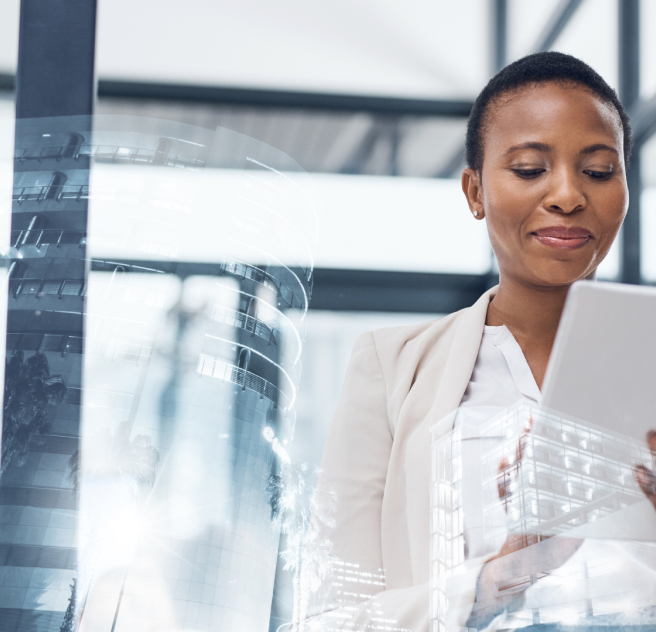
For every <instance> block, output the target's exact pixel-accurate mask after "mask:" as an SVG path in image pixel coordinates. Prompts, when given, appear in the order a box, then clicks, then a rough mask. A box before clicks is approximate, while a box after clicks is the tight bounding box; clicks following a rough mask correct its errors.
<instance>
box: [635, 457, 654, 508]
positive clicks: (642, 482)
mask: <svg viewBox="0 0 656 632" xmlns="http://www.w3.org/2000/svg"><path fill="white" fill-rule="evenodd" d="M633 476H634V478H635V480H636V483H638V486H639V487H640V489H641V490H642V493H643V494H644V495H645V496H647V498H649V500H650V501H651V502H652V504H655V505H656V476H654V475H653V474H652V472H651V471H650V470H648V469H647V468H646V467H645V466H644V465H636V466H635V468H634V469H633Z"/></svg>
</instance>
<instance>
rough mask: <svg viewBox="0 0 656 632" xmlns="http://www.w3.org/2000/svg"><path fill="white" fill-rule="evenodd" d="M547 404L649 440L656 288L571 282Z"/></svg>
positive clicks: (655, 377)
mask: <svg viewBox="0 0 656 632" xmlns="http://www.w3.org/2000/svg"><path fill="white" fill-rule="evenodd" d="M542 404H543V405H544V406H545V407H546V408H548V409H552V410H557V411H559V412H560V413H563V414H564V415H566V416H571V417H574V418H577V419H581V420H584V421H587V422H590V423H592V424H594V425H595V426H599V427H602V428H607V429H609V430H612V431H613V432H618V433H622V434H623V435H626V436H628V437H631V438H633V439H635V440H636V441H640V442H641V444H642V445H644V443H645V441H646V435H647V432H648V431H649V430H651V429H653V430H656V288H651V287H644V286H636V285H622V284H619V283H600V282H594V281H580V282H578V283H575V284H574V285H573V286H572V288H571V289H570V291H569V295H568V297H567V302H566V304H565V309H564V311H563V315H562V318H561V322H560V326H559V328H558V333H557V335H556V341H555V343H554V347H553V351H552V352H551V358H550V360H549V366H548V367H547V372H546V375H545V379H544V384H543V388H542Z"/></svg>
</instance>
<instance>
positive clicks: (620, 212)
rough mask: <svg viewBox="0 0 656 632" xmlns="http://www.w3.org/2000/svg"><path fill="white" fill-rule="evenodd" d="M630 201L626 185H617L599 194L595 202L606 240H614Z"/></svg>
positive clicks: (600, 225) (598, 219)
mask: <svg viewBox="0 0 656 632" xmlns="http://www.w3.org/2000/svg"><path fill="white" fill-rule="evenodd" d="M628 202H629V196H628V193H627V191H626V189H625V188H624V187H617V188H616V189H614V190H609V191H606V192H605V194H601V195H599V196H598V199H597V200H596V204H595V207H596V208H597V213H596V215H597V221H598V222H599V229H600V231H601V234H602V235H603V238H604V240H605V241H612V240H613V239H614V238H615V236H616V235H617V231H618V230H619V229H620V226H621V225H622V222H623V221H624V217H625V216H626V209H627V207H628Z"/></svg>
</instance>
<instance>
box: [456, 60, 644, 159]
mask: <svg viewBox="0 0 656 632" xmlns="http://www.w3.org/2000/svg"><path fill="white" fill-rule="evenodd" d="M550 82H554V83H562V84H569V83H572V84H579V85H580V86H582V87H584V88H587V89H588V90H590V91H591V92H592V93H594V94H595V95H596V96H597V97H598V98H599V99H600V100H601V101H603V102H604V103H607V104H608V105H610V106H612V107H613V108H615V110H616V111H617V114H618V115H619V117H620V121H621V122H622V129H623V130H624V161H625V163H626V164H627V165H628V164H629V159H630V157H631V124H630V123H629V117H628V115H627V113H626V110H625V109H624V106H623V105H622V103H621V101H620V100H619V97H618V96H617V93H616V92H615V90H613V89H612V88H611V87H610V86H609V85H608V84H607V83H606V81H604V79H603V78H602V77H601V75H599V73H597V72H596V71H594V70H593V69H592V68H590V66H588V64H586V63H585V62H582V61H581V60H580V59H577V58H576V57H573V56H572V55H566V54H564V53H558V52H553V51H549V52H544V53H534V54H533V55H527V56H526V57H522V58H521V59H518V60H517V61H515V62H513V63H512V64H510V65H508V66H506V67H505V68H504V69H503V70H501V71H500V72H498V73H497V74H496V75H495V76H494V77H492V79H490V81H489V83H488V84H487V85H486V86H485V88H483V90H482V92H481V93H480V94H479V95H478V97H477V98H476V101H474V106H473V107H472V111H471V113H470V114H469V120H468V122H467V138H466V140H465V157H466V160H467V166H468V167H470V168H471V169H474V170H476V171H479V170H480V169H481V167H482V166H483V151H484V147H485V143H484V136H485V125H486V118H487V114H488V111H489V109H490V106H491V105H492V104H493V103H494V102H495V101H496V100H497V99H498V98H499V97H500V96H502V95H504V94H508V93H512V92H515V91H517V90H520V89H522V88H524V87H528V86H531V85H537V84H541V83H550Z"/></svg>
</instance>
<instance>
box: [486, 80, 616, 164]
mask: <svg viewBox="0 0 656 632" xmlns="http://www.w3.org/2000/svg"><path fill="white" fill-rule="evenodd" d="M483 128H484V129H483V134H484V141H485V148H486V150H487V149H488V148H489V149H492V148H493V147H497V148H501V146H503V145H513V144H516V143H517V142H521V140H526V139H527V137H531V139H532V140H537V137H538V136H539V137H540V140H544V141H547V142H549V143H550V144H554V143H555V144H558V143H566V144H570V145H571V144H577V143H588V142H591V140H592V139H593V138H597V139H600V138H601V137H604V141H605V142H607V143H608V142H613V143H614V144H615V145H616V146H617V149H618V152H620V153H621V152H622V149H623V129H622V122H621V120H620V117H619V114H618V112H617V111H616V110H615V108H614V107H613V106H612V105H610V104H608V103H606V102H604V101H602V100H601V99H600V98H599V97H598V96H597V95H596V94H595V93H594V92H592V91H591V90H589V89H588V88H586V87H584V86H581V85H578V84H557V83H544V84H538V85H533V86H525V87H522V88H520V89H519V90H515V91H513V92H510V93H506V94H502V95H500V96H499V97H498V98H497V99H495V100H494V101H493V102H492V103H491V104H490V106H489V109H488V112H487V116H486V120H485V123H484V126H483Z"/></svg>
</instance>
